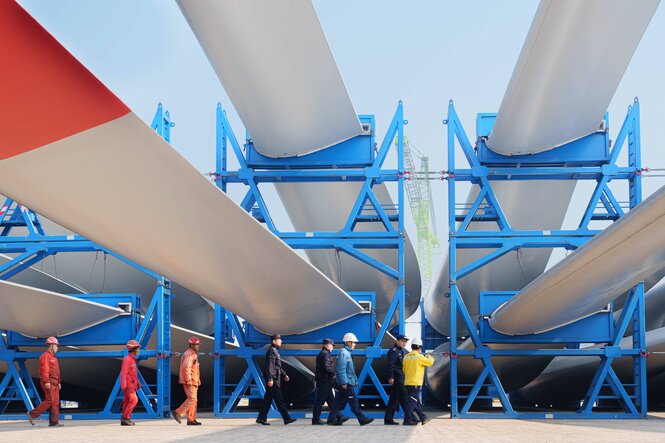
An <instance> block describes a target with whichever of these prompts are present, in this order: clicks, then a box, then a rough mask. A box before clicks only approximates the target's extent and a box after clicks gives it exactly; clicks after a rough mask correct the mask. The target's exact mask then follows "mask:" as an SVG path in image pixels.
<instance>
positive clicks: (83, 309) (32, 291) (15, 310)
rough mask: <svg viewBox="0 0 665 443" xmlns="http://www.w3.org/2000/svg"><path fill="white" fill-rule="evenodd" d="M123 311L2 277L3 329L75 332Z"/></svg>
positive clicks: (34, 335)
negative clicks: (4, 279)
mask: <svg viewBox="0 0 665 443" xmlns="http://www.w3.org/2000/svg"><path fill="white" fill-rule="evenodd" d="M123 312H124V311H123V310H122V309H119V308H113V307H111V306H107V305H103V304H101V303H94V302H91V301H88V300H83V299H80V298H76V297H70V296H68V295H62V294H58V293H55V292H51V291H45V290H42V289H36V288H31V287H30V286H24V285H20V284H18V283H12V282H8V281H3V280H0V329H5V330H9V331H16V332H20V333H21V334H23V335H25V336H27V337H32V338H44V337H49V336H51V335H54V336H62V335H67V334H73V333H74V332H78V331H81V330H83V329H85V328H88V327H90V326H94V325H98V324H100V323H103V322H105V321H107V320H110V319H112V318H115V317H117V316H119V315H120V314H122V313H123Z"/></svg>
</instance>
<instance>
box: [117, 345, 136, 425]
mask: <svg viewBox="0 0 665 443" xmlns="http://www.w3.org/2000/svg"><path fill="white" fill-rule="evenodd" d="M140 387H141V382H140V381H139V371H138V367H137V365H136V357H134V356H133V355H132V354H129V355H127V356H126V357H125V358H124V359H123V360H122V367H121V369H120V389H121V390H122V392H124V393H125V397H124V398H123V399H122V417H123V418H128V419H131V418H132V411H133V410H134V407H136V404H137V403H138V402H139V397H138V396H137V395H136V391H137V390H138V389H139V388H140Z"/></svg>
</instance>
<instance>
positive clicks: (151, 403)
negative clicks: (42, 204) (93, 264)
mask: <svg viewBox="0 0 665 443" xmlns="http://www.w3.org/2000/svg"><path fill="white" fill-rule="evenodd" d="M150 126H151V127H152V129H154V130H155V131H157V133H158V134H159V135H160V136H161V137H162V138H164V139H165V140H166V141H167V142H170V140H171V133H170V129H171V128H172V127H173V126H175V124H174V123H173V122H172V121H171V119H170V115H169V112H168V111H165V110H164V109H163V107H162V104H161V103H160V104H159V105H158V107H157V111H156V113H155V117H154V118H153V121H152V123H151V125H150ZM0 228H2V231H1V232H0V253H2V254H10V253H11V254H18V255H17V256H16V257H15V258H13V259H12V260H10V261H8V262H7V263H5V264H3V265H1V266H0V280H7V279H9V278H10V277H12V276H14V275H16V274H17V273H19V272H21V271H23V270H25V269H27V268H28V267H30V266H33V265H34V264H36V263H39V262H40V261H41V260H44V259H45V258H46V257H48V256H51V255H55V254H58V253H71V252H97V251H99V252H103V253H104V254H109V255H112V256H113V257H115V258H117V259H118V260H120V261H122V262H124V263H126V264H128V265H129V266H132V267H134V268H136V269H138V270H139V271H141V272H144V273H145V274H147V275H148V276H150V277H152V278H154V279H155V283H156V285H155V286H156V288H155V292H154V294H153V298H152V301H151V303H150V305H149V307H148V309H147V311H146V314H145V315H144V316H143V319H141V318H140V315H139V314H138V311H137V309H140V298H139V297H138V296H136V295H127V294H118V295H109V294H95V295H82V294H72V295H73V296H77V297H81V298H84V299H87V300H94V301H97V302H99V303H105V304H109V305H112V306H117V303H118V302H119V301H121V302H125V301H127V300H132V306H133V309H132V311H133V312H132V313H130V314H129V315H131V321H126V320H125V319H122V318H120V319H114V320H110V321H109V322H105V323H102V324H100V325H97V326H93V327H91V328H88V329H86V330H84V331H80V332H78V333H76V334H72V335H71V336H65V337H62V338H61V339H60V341H61V343H62V344H63V345H72V346H76V345H79V346H89V345H92V344H94V345H98V346H109V345H122V344H123V341H125V340H126V339H128V338H134V339H136V340H137V341H138V342H139V343H141V347H142V351H141V354H140V356H139V360H145V359H148V358H156V359H157V378H156V383H155V384H148V383H146V381H145V379H143V377H142V376H141V375H140V374H139V377H140V378H141V383H142V385H143V386H142V388H141V390H140V391H139V392H138V393H137V394H138V397H139V404H140V405H142V406H143V407H144V408H145V412H137V413H135V414H133V416H134V417H135V418H167V417H169V416H170V410H171V356H172V355H173V354H172V353H171V329H170V326H171V297H172V296H173V295H172V294H171V290H170V288H171V283H170V282H169V281H168V280H166V279H164V278H163V277H161V276H159V275H157V274H155V273H154V272H152V271H150V270H148V269H146V268H144V267H142V266H139V265H137V264H135V263H133V262H131V261H129V260H127V259H125V258H124V257H121V256H119V255H118V254H116V253H114V252H112V251H109V250H108V249H105V248H103V247H101V246H99V245H97V244H96V243H94V242H92V241H90V240H87V239H85V238H84V237H82V236H79V235H67V236H54V235H47V234H46V233H45V232H44V229H43V227H42V225H41V222H40V220H39V216H38V215H37V214H36V213H35V212H34V211H32V210H30V209H28V208H26V207H25V206H23V205H21V204H19V203H17V202H14V201H13V200H11V199H6V200H5V203H4V204H3V206H2V207H1V208H0ZM14 228H25V229H27V230H28V235H27V236H17V235H11V233H12V230H13V229H14ZM110 331H113V332H112V333H110ZM153 334H156V339H157V340H156V341H157V346H156V349H147V346H148V342H149V340H150V338H151V336H152V335H153ZM19 346H40V347H42V346H43V339H40V340H34V339H28V338H27V337H24V336H22V335H21V334H18V333H16V332H13V331H8V333H7V336H6V337H0V361H4V362H5V363H6V364H7V368H8V369H7V373H6V374H5V376H4V377H3V378H2V380H1V381H0V420H23V419H25V414H19V415H17V414H9V413H5V412H6V410H7V408H8V406H9V404H10V403H11V402H23V404H24V405H25V407H26V409H27V410H31V409H34V407H35V406H36V405H37V404H39V403H40V402H41V399H40V396H39V391H38V390H37V387H36V386H35V384H34V381H33V380H32V378H31V377H30V375H29V373H28V370H27V367H26V360H30V359H37V358H39V356H40V355H41V352H24V351H20V350H19V349H18V347H19ZM125 355H127V350H126V349H125V348H124V346H123V347H122V349H120V350H113V351H111V350H109V351H76V352H73V351H62V352H59V353H58V358H76V359H86V358H116V359H118V358H122V357H124V356H125ZM122 398H123V393H122V392H121V391H120V377H119V376H118V378H117V379H116V383H115V385H114V387H113V389H112V390H111V392H110V393H109V397H108V400H107V402H106V404H105V406H104V408H103V409H102V410H101V411H99V412H97V413H66V412H65V413H61V414H60V418H61V419H79V420H99V419H119V418H120V415H121V414H120V403H121V401H122Z"/></svg>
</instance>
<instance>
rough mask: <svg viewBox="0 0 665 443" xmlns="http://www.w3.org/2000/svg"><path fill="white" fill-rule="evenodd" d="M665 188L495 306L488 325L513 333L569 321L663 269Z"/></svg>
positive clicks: (580, 317)
mask: <svg viewBox="0 0 665 443" xmlns="http://www.w3.org/2000/svg"><path fill="white" fill-rule="evenodd" d="M664 230H665V187H664V188H661V189H660V190H659V191H658V192H656V193H655V194H653V195H651V196H650V197H649V198H647V199H646V200H644V201H643V202H642V203H641V204H639V205H638V206H637V207H635V208H634V209H633V210H631V211H630V212H628V213H627V214H626V215H624V216H623V217H621V218H620V219H619V220H617V221H616V222H614V223H613V224H612V225H610V226H609V227H607V228H606V229H605V230H603V231H602V232H601V233H600V234H598V235H596V236H595V237H594V238H592V239H591V240H589V241H588V242H587V243H585V244H584V245H582V246H581V247H580V248H579V249H577V250H576V251H575V252H573V253H572V254H571V255H569V256H568V257H567V258H565V259H564V260H562V261H560V262H559V263H557V264H556V265H555V266H553V267H552V268H551V269H549V270H548V271H547V272H546V273H544V274H543V275H541V276H540V277H538V278H537V279H536V280H534V281H533V282H532V283H531V284H530V285H528V286H527V287H526V288H524V289H523V290H522V291H520V293H519V294H517V295H516V296H515V297H513V298H512V299H511V300H509V301H508V302H506V303H505V304H504V305H502V306H501V307H499V308H498V309H497V310H496V311H495V312H494V314H492V318H491V319H490V324H491V325H492V328H494V329H495V330H497V331H499V332H501V333H504V334H511V335H520V334H534V333H539V332H545V331H549V330H552V329H555V328H558V327H560V326H564V325H567V324H570V323H572V322H574V321H576V320H580V319H582V318H584V317H587V316H589V315H591V314H593V313H595V312H598V311H600V310H601V309H603V308H604V307H605V306H607V304H608V303H609V302H611V301H612V300H614V299H615V298H617V297H619V296H620V295H622V294H623V293H625V292H626V291H628V290H630V288H632V287H633V286H635V285H636V284H637V283H639V282H641V281H643V280H645V279H646V278H648V277H651V276H652V275H653V274H656V273H658V272H660V271H661V270H662V269H664V268H665V236H663V235H662V233H663V232H665V231H664Z"/></svg>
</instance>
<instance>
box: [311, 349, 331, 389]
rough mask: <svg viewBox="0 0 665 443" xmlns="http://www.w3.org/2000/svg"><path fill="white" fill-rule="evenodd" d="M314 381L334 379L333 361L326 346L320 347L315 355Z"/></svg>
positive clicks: (320, 381) (329, 381)
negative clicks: (319, 350)
mask: <svg viewBox="0 0 665 443" xmlns="http://www.w3.org/2000/svg"><path fill="white" fill-rule="evenodd" d="M314 381H316V382H317V383H331V384H332V383H334V381H335V363H334V362H333V359H332V355H330V351H328V350H327V349H326V348H323V349H321V352H319V355H317V356H316V372H315V374H314Z"/></svg>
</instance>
